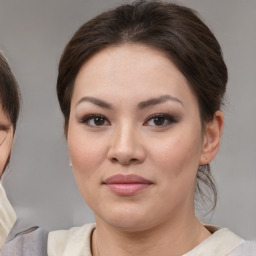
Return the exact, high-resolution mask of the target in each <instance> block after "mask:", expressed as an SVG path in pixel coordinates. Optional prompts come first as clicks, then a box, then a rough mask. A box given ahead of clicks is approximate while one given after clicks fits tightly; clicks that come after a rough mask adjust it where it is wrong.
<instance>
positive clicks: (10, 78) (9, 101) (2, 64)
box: [0, 53, 46, 256]
mask: <svg viewBox="0 0 256 256" xmlns="http://www.w3.org/2000/svg"><path fill="white" fill-rule="evenodd" d="M19 109H20V99H19V90H18V84H17V82H16V80H15V77H14V75H13V74H12V71H11V69H10V67H9V65H8V63H7V61H6V59H5V57H4V56H3V55H2V54H1V53H0V157H1V158H0V176H1V177H2V174H3V172H4V170H5V168H6V166H7V164H8V162H9V158H10V152H11V148H12V143H13V137H14V133H15V129H16V124H17V119H18V115H19ZM1 180H2V179H1ZM16 219H17V218H16V214H15V212H14V210H13V208H12V206H11V204H10V203H9V201H8V199H7V197H6V194H5V191H4V188H3V186H2V183H1V182H0V255H1V256H14V255H15V256H18V255H20V256H24V255H26V256H27V255H33V256H36V255H38V256H39V255H42V256H43V255H46V232H45V231H42V230H41V229H40V228H38V227H31V228H29V229H27V230H24V231H22V232H19V233H18V234H16V233H14V231H15V230H16V231H17V229H16V228H15V227H14V224H15V223H16V224H15V225H17V222H16ZM13 227H14V228H13ZM12 228H13V231H12V232H11V229H12ZM5 242H6V244H4V243H5Z"/></svg>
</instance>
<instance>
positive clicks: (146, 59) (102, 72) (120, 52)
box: [74, 44, 190, 95]
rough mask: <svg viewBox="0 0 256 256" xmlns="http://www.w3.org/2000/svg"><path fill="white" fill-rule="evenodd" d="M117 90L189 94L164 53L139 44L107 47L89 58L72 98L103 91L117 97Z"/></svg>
mask: <svg viewBox="0 0 256 256" xmlns="http://www.w3.org/2000/svg"><path fill="white" fill-rule="evenodd" d="M117 88H118V89H120V90H121V91H122V93H126V92H127V91H130V90H134V92H135V90H136V93H137V92H138V91H140V90H141V91H144V94H147V93H150V92H154V91H159V93H161V90H166V89H172V90H176V91H178V90H177V89H178V88H179V89H185V90H188V91H190V88H189V86H188V83H187V80H186V78H185V77H184V76H183V74H182V73H181V72H180V71H179V69H178V68H177V67H176V66H175V64H174V63H173V62H172V61H171V60H170V59H169V58H168V57H167V55H166V54H165V53H164V52H162V51H160V50H157V49H155V48H151V47H148V46H146V45H142V44H123V45H119V46H111V47H108V48H106V49H103V50H102V51H100V52H98V53H97V54H95V55H94V56H92V57H91V58H90V59H89V60H88V61H86V62H85V63H84V65H83V66H82V67H81V69H80V71H79V73H78V75H77V77H76V80H75V90H74V95H76V94H80V93H82V92H86V91H88V92H89V91H90V92H92V91H93V92H94V93H97V92H98V93H100V94H102V93H103V92H104V90H105V89H106V90H107V91H108V92H109V93H110V92H111V93H114V94H117V93H118V92H117V91H116V89H117ZM136 93H134V94H136Z"/></svg>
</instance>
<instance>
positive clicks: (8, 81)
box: [0, 52, 20, 131]
mask: <svg viewBox="0 0 256 256" xmlns="http://www.w3.org/2000/svg"><path fill="white" fill-rule="evenodd" d="M0 105H1V106H2V108H3V111H4V112H5V114H6V115H7V117H8V118H9V119H10V121H11V123H12V125H13V130H14V131H15V129H16V124H17V120H18V116H19V111H20V93H19V87H18V84H17V82H16V79H15V77H14V75H13V73H12V71H11V68H10V66H9V65H8V62H7V60H6V59H5V57H4V56H3V55H2V53H1V52H0Z"/></svg>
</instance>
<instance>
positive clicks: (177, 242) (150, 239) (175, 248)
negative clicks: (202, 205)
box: [92, 215, 210, 256]
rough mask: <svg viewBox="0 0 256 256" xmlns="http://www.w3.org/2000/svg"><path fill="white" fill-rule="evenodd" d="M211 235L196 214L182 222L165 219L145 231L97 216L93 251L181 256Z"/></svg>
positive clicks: (124, 255) (95, 254)
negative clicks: (127, 227) (104, 220)
mask: <svg viewBox="0 0 256 256" xmlns="http://www.w3.org/2000/svg"><path fill="white" fill-rule="evenodd" d="M209 236H210V233H209V231H207V230H206V229H205V228H204V226H203V225H202V224H201V223H200V222H199V221H198V219H197V218H196V217H195V215H193V218H189V219H185V220H183V221H182V222H179V221H177V220H176V221H165V222H163V223H161V224H159V225H158V226H156V227H154V228H151V229H147V230H143V231H125V230H120V229H117V228H115V227H113V226H110V225H108V224H106V223H105V222H103V221H101V220H100V219H99V218H97V217H96V230H95V232H94V233H93V243H92V251H93V256H106V255H119V256H128V255H134V256H137V255H140V256H144V255H147V256H151V255H152V256H153V255H158V256H166V255H170V256H180V255H183V254H185V253H187V252H188V251H190V250H191V249H193V248H194V247H196V246H197V245H198V244H199V243H201V242H202V241H203V240H204V239H206V238H207V237H209Z"/></svg>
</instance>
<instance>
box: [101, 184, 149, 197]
mask: <svg viewBox="0 0 256 256" xmlns="http://www.w3.org/2000/svg"><path fill="white" fill-rule="evenodd" d="M106 186H107V187H108V188H109V189H110V190H111V191H112V192H114V193H115V194H118V195H121V196H133V195H136V194H138V193H139V192H141V191H143V190H145V189H147V188H148V187H149V186H150V184H144V183H128V184H126V183H125V184H119V183H118V184H106Z"/></svg>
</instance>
